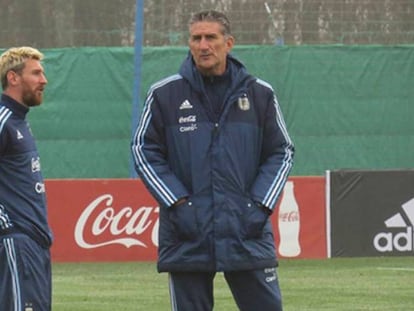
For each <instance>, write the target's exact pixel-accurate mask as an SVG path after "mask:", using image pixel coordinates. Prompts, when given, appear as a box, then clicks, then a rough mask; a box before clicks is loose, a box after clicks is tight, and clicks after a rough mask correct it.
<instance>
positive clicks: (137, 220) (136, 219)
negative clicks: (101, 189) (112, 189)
mask: <svg viewBox="0 0 414 311" xmlns="http://www.w3.org/2000/svg"><path fill="white" fill-rule="evenodd" d="M113 205H114V198H113V196H112V195H111V194H103V195H101V196H98V197H97V198H96V199H95V200H93V201H92V202H91V203H90V204H89V205H88V206H87V207H86V208H85V209H84V210H83V212H82V214H81V215H80V217H79V219H78V221H77V222H76V226H75V241H76V243H77V244H78V245H79V246H80V247H82V248H86V249H91V248H98V247H103V246H107V245H112V244H121V245H124V246H125V247H127V248H129V247H132V246H138V247H145V248H147V247H150V245H149V244H150V243H152V244H153V245H154V246H158V213H159V207H152V206H141V207H138V208H135V209H134V208H132V207H129V206H126V207H122V208H115V207H114V206H113Z"/></svg>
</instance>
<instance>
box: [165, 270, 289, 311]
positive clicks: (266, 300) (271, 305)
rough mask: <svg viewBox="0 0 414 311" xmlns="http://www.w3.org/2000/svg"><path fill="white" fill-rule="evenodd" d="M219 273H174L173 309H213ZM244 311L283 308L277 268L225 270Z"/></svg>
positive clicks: (171, 283) (229, 283) (173, 310)
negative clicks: (214, 286)
mask: <svg viewBox="0 0 414 311" xmlns="http://www.w3.org/2000/svg"><path fill="white" fill-rule="evenodd" d="M215 274H216V273H214V272H213V273H205V272H179V273H177V272H172V273H170V274H169V288H170V299H171V310H172V311H211V310H213V306H214V297H213V291H214V290H213V283H214V282H213V281H214V277H215ZM224 278H225V280H226V282H227V284H228V285H229V287H230V290H231V292H232V294H233V298H234V300H235V302H236V304H237V306H238V308H239V310H240V311H257V310H260V311H282V297H281V293H280V288H279V280H278V277H277V271H276V268H267V269H260V270H252V271H236V272H224Z"/></svg>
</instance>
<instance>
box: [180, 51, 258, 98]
mask: <svg viewBox="0 0 414 311" xmlns="http://www.w3.org/2000/svg"><path fill="white" fill-rule="evenodd" d="M227 71H228V72H229V74H230V79H231V85H230V89H231V90H235V89H239V88H242V87H243V86H244V87H246V85H247V83H248V81H250V80H251V79H252V76H251V75H249V74H248V73H247V70H246V67H245V66H244V65H243V64H242V63H241V62H240V61H239V60H238V59H236V58H235V57H233V56H232V55H231V54H228V55H227ZM179 73H180V75H181V76H182V77H183V78H184V79H185V80H187V81H188V83H189V84H190V85H191V87H192V88H194V90H195V91H197V92H200V93H201V92H204V82H203V77H202V76H201V74H200V72H199V71H198V70H197V68H196V66H195V63H194V61H193V57H192V55H191V53H190V52H188V54H187V57H186V59H185V60H184V62H183V63H182V64H181V67H180V71H179Z"/></svg>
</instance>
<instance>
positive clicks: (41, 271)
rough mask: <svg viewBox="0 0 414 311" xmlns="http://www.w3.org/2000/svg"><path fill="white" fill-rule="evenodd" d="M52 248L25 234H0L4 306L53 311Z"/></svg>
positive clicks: (14, 310)
mask: <svg viewBox="0 0 414 311" xmlns="http://www.w3.org/2000/svg"><path fill="white" fill-rule="evenodd" d="M51 293H52V280H51V263H50V251H49V249H44V248H42V247H41V246H40V245H39V244H38V243H36V242H35V241H33V240H32V239H31V238H29V237H28V236H26V235H24V234H20V233H15V234H9V235H3V236H0V310H1V311H32V310H33V311H50V310H51V300H52V299H51V298H52V295H51Z"/></svg>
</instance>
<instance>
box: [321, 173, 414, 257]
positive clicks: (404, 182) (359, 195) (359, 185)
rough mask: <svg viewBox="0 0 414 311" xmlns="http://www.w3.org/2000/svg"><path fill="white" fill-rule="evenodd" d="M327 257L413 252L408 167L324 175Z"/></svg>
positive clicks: (413, 194)
mask: <svg viewBox="0 0 414 311" xmlns="http://www.w3.org/2000/svg"><path fill="white" fill-rule="evenodd" d="M327 186H328V188H327V194H328V208H327V212H328V214H330V215H329V216H328V222H329V224H328V228H330V235H329V236H330V243H328V248H329V250H328V256H329V255H330V256H331V257H341V256H343V257H354V256H355V257H356V256H358V257H360V256H412V255H414V236H413V235H414V230H413V227H414V170H395V171H393V170H385V171H352V170H338V171H330V172H328V173H327Z"/></svg>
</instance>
